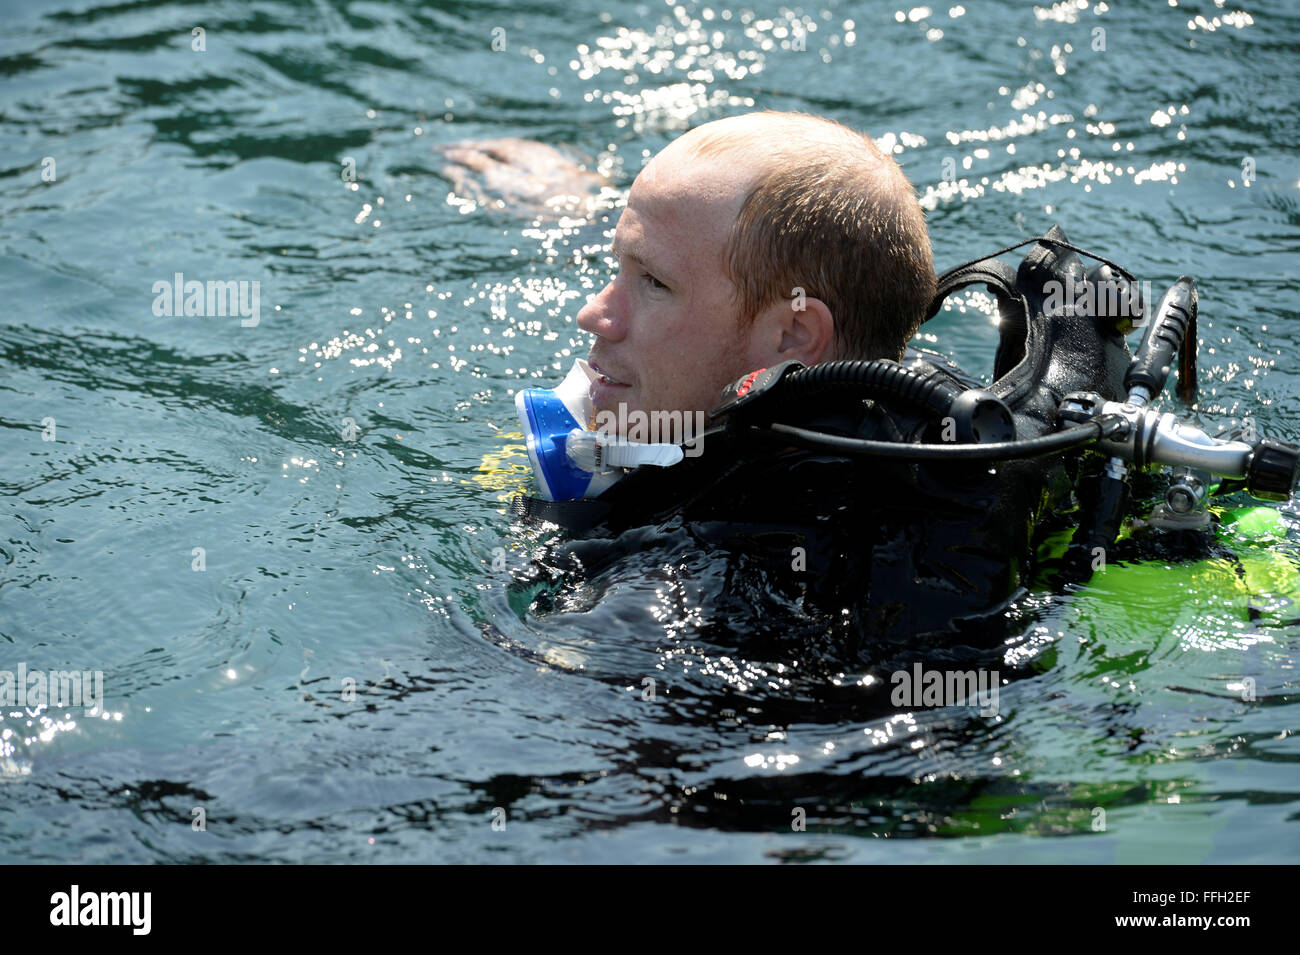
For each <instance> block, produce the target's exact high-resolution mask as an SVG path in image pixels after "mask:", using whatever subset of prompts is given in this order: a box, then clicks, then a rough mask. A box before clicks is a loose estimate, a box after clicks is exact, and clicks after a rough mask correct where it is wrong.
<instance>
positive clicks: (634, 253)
mask: <svg viewBox="0 0 1300 955" xmlns="http://www.w3.org/2000/svg"><path fill="white" fill-rule="evenodd" d="M609 251H610V252H611V253H612V254H613V256H614V258H616V259H617V258H622V257H623V256H627V257H628V258H629V259H631V260H632V261H633V262H635V263H636V264H637V265H639V266H641V268H643V269H645V270H646V271H647V272H654V273H658V272H659V271H660V269H659V268H658V267H657V266H653V265H651V264H650V263H649V262H647V261H646V257H645V256H644V255H642V254H641V253H640V252H639V251H638V250H636V249H629V248H627V247H626V246H620V245H619V244H618V241H617V240H615V241H613V242H611V243H610V245H609Z"/></svg>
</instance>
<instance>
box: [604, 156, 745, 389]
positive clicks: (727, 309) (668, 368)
mask: <svg viewBox="0 0 1300 955" xmlns="http://www.w3.org/2000/svg"><path fill="white" fill-rule="evenodd" d="M688 166H689V167H690V168H689V169H688V168H686V167H688ZM748 185H749V183H748V177H747V176H746V174H745V171H744V170H743V169H741V170H738V169H736V168H735V164H734V163H733V164H732V165H731V166H730V167H729V168H722V167H721V166H720V165H719V164H717V163H709V162H699V161H695V162H687V161H686V160H685V158H684V157H683V156H682V152H681V150H680V149H674V147H673V146H669V147H668V148H667V149H666V150H665V151H664V152H663V153H660V155H659V156H657V157H656V158H655V159H654V161H653V162H652V163H651V164H650V165H649V166H647V167H646V169H645V170H643V171H642V173H641V175H640V176H638V177H637V180H636V182H635V183H633V185H632V191H631V193H630V194H629V196H628V202H627V208H626V209H625V210H624V212H623V215H622V217H621V218H620V219H619V222H618V228H617V230H616V231H615V234H614V244H613V250H612V251H613V254H614V256H615V258H616V259H617V260H618V267H619V271H618V273H617V274H616V275H615V276H614V278H613V280H612V281H610V283H609V284H608V285H606V286H605V288H604V289H603V290H602V291H601V292H600V293H599V294H598V295H596V296H595V298H593V299H592V300H591V301H590V302H588V303H587V305H586V307H585V308H583V309H582V311H581V312H579V313H578V327H579V328H581V329H583V330H584V331H587V332H591V333H592V334H593V335H595V336H596V341H595V343H594V344H593V345H592V348H591V355H590V357H589V359H588V360H589V361H590V363H591V365H592V366H593V368H594V369H595V370H596V371H597V372H598V373H599V374H600V375H601V376H602V377H601V378H600V379H598V380H597V381H596V382H595V383H594V384H593V385H592V389H591V396H592V401H593V403H594V404H595V406H596V410H597V411H598V412H600V411H610V412H614V413H615V414H617V412H618V406H619V404H620V403H621V404H624V405H625V406H626V410H627V411H628V412H632V411H642V412H652V411H682V412H694V411H704V412H708V411H709V410H710V409H711V408H713V406H714V405H715V404H716V403H717V400H718V394H719V392H720V391H721V389H722V387H723V386H724V385H726V384H727V383H728V382H731V381H734V380H735V379H737V378H739V377H741V376H742V375H744V374H745V373H746V372H748V371H751V370H753V368H756V367H758V365H757V364H754V365H752V366H751V361H752V360H753V357H754V356H753V354H752V351H753V349H752V347H751V344H752V343H751V341H750V339H751V336H750V334H749V333H748V331H747V330H745V331H742V330H741V329H740V328H739V326H738V322H737V314H736V309H735V305H734V294H735V291H734V287H733V286H732V284H731V282H730V281H729V280H728V279H727V278H726V276H725V274H724V272H723V252H724V250H725V247H726V242H727V236H728V234H729V232H730V230H731V226H732V224H733V223H734V222H735V219H736V215H737V214H738V213H739V211H740V207H741V204H742V202H743V201H744V196H745V193H746V191H747V189H748Z"/></svg>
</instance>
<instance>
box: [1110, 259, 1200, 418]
mask: <svg viewBox="0 0 1300 955" xmlns="http://www.w3.org/2000/svg"><path fill="white" fill-rule="evenodd" d="M1196 301H1197V293H1196V280H1195V279H1193V278H1192V277H1191V276H1189V275H1184V276H1183V277H1182V278H1180V279H1179V280H1178V281H1177V282H1175V283H1174V284H1173V285H1171V286H1169V291H1167V292H1165V294H1164V296H1163V297H1162V298H1161V299H1160V304H1159V305H1158V306H1157V307H1156V311H1155V317H1154V318H1152V319H1151V324H1150V325H1148V326H1147V331H1146V335H1144V336H1143V338H1142V344H1141V346H1140V347H1139V348H1138V351H1137V355H1135V356H1134V358H1133V362H1132V364H1130V365H1129V367H1128V373H1127V374H1126V375H1125V376H1124V388H1125V390H1126V391H1132V390H1133V388H1134V386H1138V385H1140V386H1141V387H1143V388H1145V389H1146V390H1147V392H1148V393H1149V394H1150V395H1151V397H1152V398H1154V397H1155V396H1156V395H1158V394H1160V392H1162V391H1164V389H1165V382H1166V381H1167V380H1168V379H1169V370H1170V369H1171V368H1173V366H1174V357H1175V356H1176V355H1177V354H1178V349H1179V348H1181V347H1182V345H1183V340H1184V338H1185V337H1186V336H1187V328H1188V326H1189V325H1191V326H1193V327H1195V325H1194V323H1195V319H1196ZM1193 347H1195V343H1193Z"/></svg>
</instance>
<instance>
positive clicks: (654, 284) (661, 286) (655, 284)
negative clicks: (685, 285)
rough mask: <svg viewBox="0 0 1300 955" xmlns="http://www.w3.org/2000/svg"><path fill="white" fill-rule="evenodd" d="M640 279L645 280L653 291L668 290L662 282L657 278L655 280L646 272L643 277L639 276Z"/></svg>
mask: <svg viewBox="0 0 1300 955" xmlns="http://www.w3.org/2000/svg"><path fill="white" fill-rule="evenodd" d="M641 277H642V278H643V279H645V280H646V282H647V283H648V284H649V286H650V287H651V288H653V289H665V290H666V289H667V288H668V286H667V285H664V283H663V282H660V281H659V280H658V279H657V278H655V277H654V276H653V275H651V274H650V273H649V272H646V273H645V275H643V276H641Z"/></svg>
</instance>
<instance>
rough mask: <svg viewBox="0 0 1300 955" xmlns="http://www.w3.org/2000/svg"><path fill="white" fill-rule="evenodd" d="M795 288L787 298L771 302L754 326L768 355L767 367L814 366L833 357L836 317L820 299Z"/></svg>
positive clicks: (765, 361) (765, 359)
mask: <svg viewBox="0 0 1300 955" xmlns="http://www.w3.org/2000/svg"><path fill="white" fill-rule="evenodd" d="M802 292H803V290H802V289H798V290H797V294H795V295H794V296H792V297H791V298H789V299H781V300H779V301H776V302H773V303H772V304H771V305H769V306H768V307H767V308H765V309H764V310H763V311H762V312H760V313H759V315H758V318H757V319H756V321H755V325H756V326H757V327H758V328H759V329H761V330H762V331H761V340H762V344H763V346H765V350H766V351H767V352H768V354H767V355H766V356H765V357H764V363H765V364H766V365H768V366H771V365H775V364H778V363H780V362H783V361H797V362H800V363H801V364H804V365H815V364H817V363H818V362H821V361H830V360H831V359H832V358H834V357H835V318H834V316H832V315H831V310H830V308H829V307H828V306H827V305H826V303H825V302H823V301H822V300H821V299H819V298H809V297H807V296H805V295H803V294H802Z"/></svg>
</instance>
